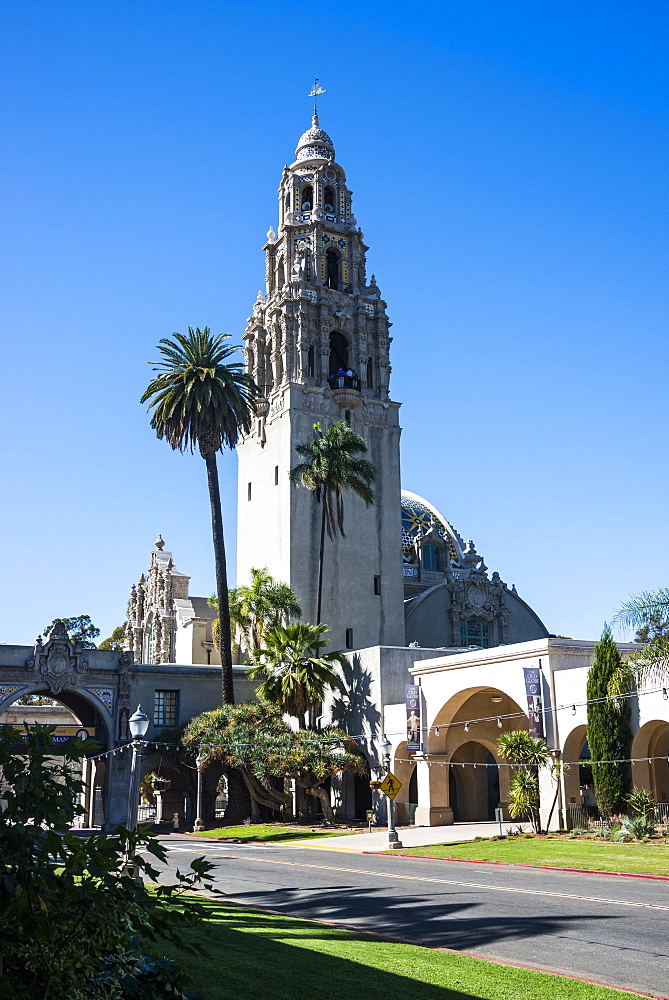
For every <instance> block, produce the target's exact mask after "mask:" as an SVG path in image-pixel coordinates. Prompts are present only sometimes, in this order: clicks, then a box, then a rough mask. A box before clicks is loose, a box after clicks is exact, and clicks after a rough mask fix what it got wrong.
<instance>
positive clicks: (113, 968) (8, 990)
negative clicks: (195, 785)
mask: <svg viewBox="0 0 669 1000" xmlns="http://www.w3.org/2000/svg"><path fill="white" fill-rule="evenodd" d="M52 733H53V727H46V726H45V727H42V726H38V727H35V729H33V730H31V731H30V732H29V733H28V734H27V737H26V743H25V745H22V746H21V747H20V750H19V753H20V755H19V754H17V748H16V746H15V741H16V733H15V731H14V730H9V731H8V732H4V733H1V734H0V767H1V768H2V773H3V778H4V782H5V783H6V784H7V786H8V787H7V789H6V790H5V791H4V793H3V798H4V800H5V804H6V808H5V809H3V810H2V812H0V866H1V867H0V871H1V872H2V875H1V877H0V997H2V998H12V1000H103V998H104V1000H110V998H111V1000H139V998H140V997H141V998H142V1000H181V998H183V997H184V996H185V994H184V992H183V986H182V982H183V979H182V976H181V973H180V970H179V968H178V967H176V966H175V965H174V963H172V962H170V961H169V960H168V959H164V958H161V957H160V952H159V951H158V952H157V954H155V955H149V956H147V955H146V954H143V949H145V948H146V947H147V946H148V947H151V946H152V945H153V946H156V945H158V947H159V943H160V941H161V940H166V941H169V942H170V943H172V944H174V945H177V946H179V947H181V946H182V941H183V929H184V927H186V926H191V925H192V924H193V923H196V922H197V920H198V919H199V917H200V907H199V906H198V904H197V903H194V902H192V901H190V900H188V899H186V898H184V893H187V892H188V891H190V890H192V889H193V888H194V887H195V886H197V885H199V884H200V883H202V882H203V880H207V879H208V875H209V872H210V871H211V868H212V865H210V864H209V863H208V862H206V861H205V860H204V858H196V859H195V860H194V861H193V862H192V863H191V865H190V870H189V871H187V872H177V882H176V884H174V885H158V886H154V887H153V889H152V890H149V889H148V888H146V887H145V886H144V884H143V882H140V881H138V880H136V879H135V878H134V877H133V876H134V874H135V872H138V873H139V874H140V875H144V876H146V877H148V878H149V879H157V878H158V875H159V872H158V871H157V870H156V869H155V868H154V867H153V865H152V864H151V861H150V860H149V859H148V858H147V857H146V855H147V854H148V855H152V856H153V858H156V859H158V860H160V861H164V860H165V851H164V849H163V847H162V846H161V845H160V844H159V843H158V841H157V840H155V839H154V838H153V837H152V836H151V835H150V834H149V833H148V832H147V831H146V830H141V829H140V830H138V831H129V830H125V829H123V828H122V827H118V828H117V829H116V830H115V831H114V833H113V834H111V835H109V834H105V833H95V834H93V835H92V836H91V837H89V838H84V837H78V836H77V835H76V834H74V833H71V832H66V833H63V832H61V831H62V830H63V828H66V827H67V825H68V823H70V822H71V821H72V818H73V817H74V815H76V814H77V813H78V812H81V811H82V810H81V807H80V806H78V805H77V804H76V803H77V799H78V795H79V793H80V792H81V789H82V783H81V779H80V777H79V775H78V774H77V773H76V772H75V769H74V765H75V764H76V763H77V761H79V760H80V759H81V758H82V757H83V756H84V755H85V752H84V747H83V744H81V743H80V742H79V741H76V742H73V743H71V744H68V745H65V746H58V747H56V746H54V744H53V742H52V738H51V737H52ZM140 850H141V852H142V853H140ZM207 887H209V886H207Z"/></svg>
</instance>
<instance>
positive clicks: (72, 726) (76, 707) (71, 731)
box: [0, 685, 111, 826]
mask: <svg viewBox="0 0 669 1000" xmlns="http://www.w3.org/2000/svg"><path fill="white" fill-rule="evenodd" d="M0 725H5V726H13V727H15V729H16V731H17V743H16V748H17V753H20V748H21V742H22V741H21V731H25V727H26V726H28V727H33V726H35V725H44V726H54V727H55V732H54V741H55V742H56V744H57V745H61V746H64V745H66V744H67V743H68V742H69V741H70V740H74V739H77V738H79V739H81V740H83V741H84V743H86V742H88V743H90V747H91V749H90V753H89V754H88V755H87V756H86V757H85V758H84V759H83V760H82V762H81V764H80V766H79V768H78V771H79V773H80V775H81V779H82V782H83V785H84V788H83V792H82V795H81V800H80V804H81V806H82V807H83V810H84V812H83V814H82V815H81V816H79V817H75V824H76V825H78V826H94V825H95V826H101V825H102V824H103V823H104V811H105V802H106V799H107V775H108V768H107V764H106V761H105V759H104V758H102V759H99V760H95V759H89V758H94V757H96V756H97V755H98V754H100V753H102V752H104V751H105V750H107V749H109V747H110V745H111V744H110V735H109V732H108V727H107V725H106V723H105V721H104V720H103V718H102V716H101V715H100V713H99V712H98V710H97V708H96V707H95V706H94V705H93V704H92V703H91V702H90V701H88V700H87V698H86V697H85V696H84V695H82V693H81V692H79V691H72V690H69V689H67V688H65V689H63V690H62V691H60V692H59V693H58V695H54V694H53V692H51V691H50V690H49V689H48V688H46V687H44V686H39V685H34V686H33V687H32V689H28V690H26V689H25V688H24V689H22V690H21V692H20V694H18V695H17V696H16V697H15V698H14V699H13V700H12V701H10V700H8V701H6V702H5V703H4V704H3V706H2V713H1V714H0Z"/></svg>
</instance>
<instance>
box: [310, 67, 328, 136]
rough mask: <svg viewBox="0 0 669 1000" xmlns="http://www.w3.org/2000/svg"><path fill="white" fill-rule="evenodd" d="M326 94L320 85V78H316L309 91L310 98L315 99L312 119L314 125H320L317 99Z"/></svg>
mask: <svg viewBox="0 0 669 1000" xmlns="http://www.w3.org/2000/svg"><path fill="white" fill-rule="evenodd" d="M325 93H327V91H326V90H325V89H324V88H323V87H321V85H320V83H319V82H318V77H317V76H315V77H314V85H313V87H312V88H311V90H310V91H309V97H313V99H314V116H313V119H312V121H313V124H314V125H318V108H317V107H316V98H317V97H318V96H319V95H320V94H325Z"/></svg>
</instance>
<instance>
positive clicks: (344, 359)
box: [330, 330, 348, 375]
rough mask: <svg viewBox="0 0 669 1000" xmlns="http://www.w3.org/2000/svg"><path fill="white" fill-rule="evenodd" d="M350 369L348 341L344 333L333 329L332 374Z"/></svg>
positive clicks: (331, 344)
mask: <svg viewBox="0 0 669 1000" xmlns="http://www.w3.org/2000/svg"><path fill="white" fill-rule="evenodd" d="M340 370H341V371H347V370H348V341H347V340H346V337H345V336H344V334H343V333H340V332H339V331H338V330H333V331H332V333H331V334H330V375H336V374H337V372H338V371H340Z"/></svg>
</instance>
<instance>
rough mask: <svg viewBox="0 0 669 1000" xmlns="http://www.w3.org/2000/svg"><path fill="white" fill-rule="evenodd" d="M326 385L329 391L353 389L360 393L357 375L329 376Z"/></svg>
mask: <svg viewBox="0 0 669 1000" xmlns="http://www.w3.org/2000/svg"><path fill="white" fill-rule="evenodd" d="M328 385H329V386H330V388H331V389H355V391H356V392H360V379H359V378H358V376H357V375H330V377H329V379H328Z"/></svg>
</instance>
